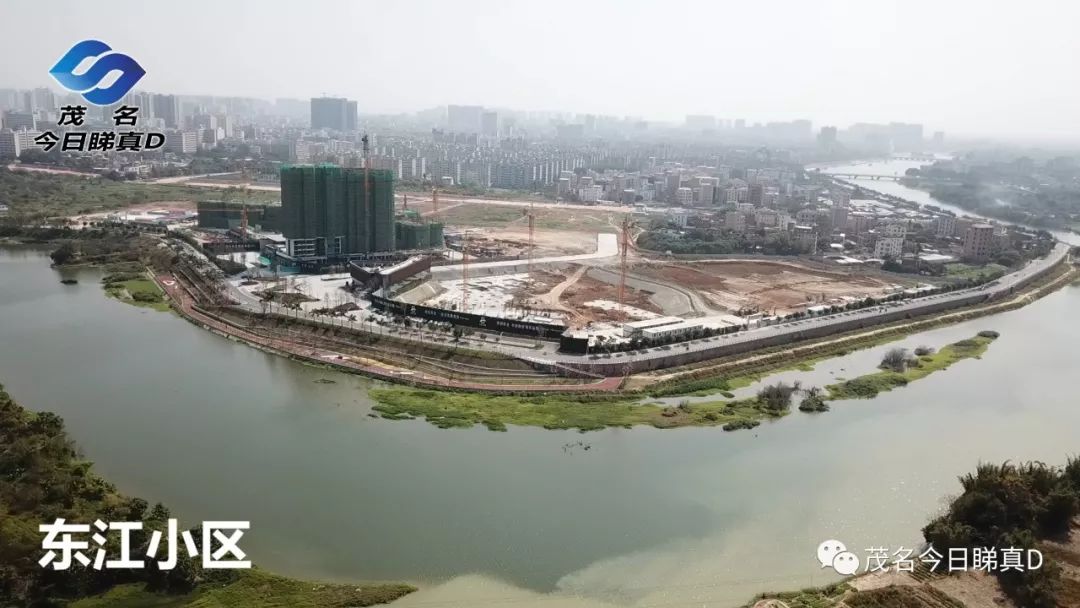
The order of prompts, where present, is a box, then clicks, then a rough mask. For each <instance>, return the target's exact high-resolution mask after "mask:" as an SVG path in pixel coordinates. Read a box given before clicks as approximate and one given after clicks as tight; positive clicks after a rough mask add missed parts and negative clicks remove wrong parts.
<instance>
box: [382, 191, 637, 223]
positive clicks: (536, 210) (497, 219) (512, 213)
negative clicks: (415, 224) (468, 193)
mask: <svg viewBox="0 0 1080 608" xmlns="http://www.w3.org/2000/svg"><path fill="white" fill-rule="evenodd" d="M404 203H405V200H404V198H403V199H399V201H398V209H401V210H403V209H404ZM408 204H409V209H410V210H414V211H417V212H418V213H420V215H422V216H424V217H427V218H430V219H437V220H438V221H442V222H445V223H446V224H447V225H448V226H453V227H462V228H467V227H474V228H482V227H502V226H507V225H514V224H520V225H521V226H522V227H525V228H527V227H528V220H527V219H526V216H527V214H528V213H529V212H530V211H531V212H532V214H533V218H534V220H533V225H534V226H535V227H536V228H537V230H560V231H561V230H574V231H579V232H580V231H591V232H616V231H617V230H618V228H617V226H618V225H619V223H620V222H621V221H622V218H623V217H624V216H625V213H624V212H620V211H612V210H611V209H609V208H605V207H581V206H572V207H571V206H564V205H559V206H555V205H539V204H538V205H533V206H531V207H530V206H529V205H528V204H524V203H514V202H511V201H490V202H484V203H472V202H467V201H444V200H443V199H442V198H440V199H439V210H438V212H435V211H434V209H433V207H432V204H431V199H430V197H428V198H425V199H418V198H415V197H414V196H413V195H408Z"/></svg>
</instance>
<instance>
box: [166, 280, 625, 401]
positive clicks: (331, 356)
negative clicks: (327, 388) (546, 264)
mask: <svg viewBox="0 0 1080 608" xmlns="http://www.w3.org/2000/svg"><path fill="white" fill-rule="evenodd" d="M154 280H155V281H156V282H157V284H158V285H159V286H160V287H161V288H162V289H163V290H164V291H165V293H166V294H168V296H169V299H171V300H172V301H173V302H174V303H175V304H176V306H177V308H178V309H179V311H180V313H181V314H183V315H184V316H185V317H187V318H188V319H191V320H192V321H194V322H196V323H198V324H200V325H202V326H204V327H206V328H208V329H210V330H211V331H214V332H216V333H219V334H225V335H229V336H233V337H235V338H238V339H240V340H243V341H245V342H247V343H249V344H252V345H254V346H257V347H259V348H263V349H267V350H271V351H274V352H276V353H279V354H284V355H288V356H290V357H292V358H294V359H300V360H304V361H308V362H311V363H316V364H320V365H331V366H333V367H338V368H341V369H344V370H347V371H351V372H354V373H359V374H362V375H365V376H370V377H374V378H379V379H381V380H387V381H390V382H405V383H408V384H413V385H418V386H424V387H429V388H444V389H447V388H448V389H458V390H467V391H474V392H475V391H482V392H496V393H509V392H513V393H521V392H545V393H548V392H557V393H573V392H597V391H601V392H608V391H614V390H618V388H619V386H620V385H621V383H622V380H621V378H603V379H600V380H597V381H594V382H585V383H582V384H487V383H479V382H463V381H460V380H452V379H447V378H442V377H438V376H432V375H430V374H425V373H423V372H417V371H412V370H401V369H395V368H391V367H389V366H381V365H372V364H369V363H363V362H361V361H367V360H366V359H361V360H357V359H358V358H356V357H352V356H350V355H347V354H343V353H340V352H337V351H335V350H332V349H330V348H312V347H311V346H308V345H305V344H300V343H297V342H294V341H291V340H285V339H281V338H271V337H268V336H264V335H261V334H256V333H253V332H251V331H248V330H245V329H243V328H240V327H236V326H234V325H230V324H228V323H225V322H223V321H221V320H219V319H217V318H215V317H212V316H210V315H207V314H205V313H203V312H201V311H200V310H198V309H197V308H196V307H195V303H194V301H193V300H192V299H191V296H190V295H189V294H188V293H187V291H186V290H185V289H184V288H183V286H182V285H181V283H180V281H179V280H178V279H177V278H176V277H175V276H173V275H171V274H161V275H157V276H155V277H154ZM245 308H247V307H246V306H245ZM300 316H303V317H306V318H308V319H310V320H313V321H318V322H322V323H327V322H328V320H327V319H326V318H321V319H320V318H318V316H317V315H309V314H301V315H300ZM348 325H350V326H351V327H352V328H353V329H357V330H359V327H358V325H360V324H356V323H348Z"/></svg>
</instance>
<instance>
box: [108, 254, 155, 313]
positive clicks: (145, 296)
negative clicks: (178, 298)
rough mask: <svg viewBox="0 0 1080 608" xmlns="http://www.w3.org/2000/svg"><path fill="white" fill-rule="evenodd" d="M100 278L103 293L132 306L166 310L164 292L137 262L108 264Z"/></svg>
mask: <svg viewBox="0 0 1080 608" xmlns="http://www.w3.org/2000/svg"><path fill="white" fill-rule="evenodd" d="M106 271H107V272H108V274H106V275H105V276H104V277H103V278H102V279H101V284H102V285H103V286H104V287H105V293H107V294H108V295H109V297H112V298H116V299H117V300H120V301H121V302H126V303H128V304H131V305H134V306H140V307H144V308H152V309H154V310H160V311H167V310H169V304H168V303H167V302H166V301H165V294H164V293H163V292H162V291H161V288H160V287H158V285H157V283H155V282H154V281H153V280H152V279H150V278H149V277H148V276H147V274H146V272H147V271H146V268H145V267H143V266H141V265H140V264H137V263H128V264H110V265H109V266H108V267H106Z"/></svg>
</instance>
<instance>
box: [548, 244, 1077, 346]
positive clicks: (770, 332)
mask: <svg viewBox="0 0 1080 608" xmlns="http://www.w3.org/2000/svg"><path fill="white" fill-rule="evenodd" d="M1068 253H1069V246H1068V245H1066V244H1064V243H1059V244H1058V245H1057V246H1056V247H1055V248H1054V250H1053V251H1052V252H1051V253H1050V254H1049V255H1047V256H1046V257H1045V258H1043V259H1039V260H1034V261H1032V262H1029V263H1028V264H1027V265H1026V266H1024V267H1023V268H1022V269H1020V270H1018V271H1016V272H1013V273H1010V274H1008V275H1005V276H1003V277H1001V278H1000V279H998V280H996V281H993V282H991V283H988V284H986V285H981V286H979V287H975V288H972V289H964V290H961V291H954V292H950V293H945V294H939V295H932V296H926V297H923V298H912V299H910V300H903V301H902V302H897V303H893V304H894V305H891V306H875V307H871V308H864V309H861V310H853V311H847V312H841V313H836V314H831V315H824V316H821V317H814V318H809V319H802V320H799V321H791V322H788V323H781V324H778V325H769V326H765V327H759V328H755V329H751V330H747V331H741V332H738V333H735V334H728V335H724V336H715V337H712V338H703V339H700V340H692V341H688V342H679V343H677V344H672V345H670V346H668V347H666V348H665V347H656V348H648V349H644V350H638V351H635V352H634V353H633V354H630V353H615V354H612V355H610V356H608V355H604V356H601V357H600V358H599V359H591V358H590V359H584V358H583V357H582V356H581V355H568V354H564V353H556V354H555V355H553V356H552V357H551V359H552V360H553V361H555V362H558V363H563V364H566V363H575V364H578V365H581V364H583V363H584V364H590V363H594V364H610V363H613V362H614V363H622V362H631V361H640V360H646V359H650V358H657V357H664V356H671V355H673V354H681V353H688V352H698V351H704V350H710V349H719V348H724V347H726V346H728V345H733V344H742V343H746V342H751V341H754V340H760V339H762V338H764V337H769V338H772V337H775V336H777V335H783V334H788V335H790V336H791V341H792V342H794V341H796V340H797V339H798V338H799V334H801V333H803V332H806V331H807V330H810V329H818V328H820V327H827V326H830V325H841V324H843V323H847V322H849V321H851V320H852V319H854V318H862V319H866V320H868V321H870V322H874V319H875V317H880V316H883V315H886V314H893V313H897V312H909V313H911V314H912V315H916V314H919V313H920V312H921V311H922V309H925V308H927V307H931V306H938V305H941V304H943V303H949V302H957V301H960V300H963V299H965V298H968V297H970V296H972V295H976V294H982V295H986V296H988V297H989V296H1000V295H1005V294H1008V293H1009V292H1010V291H1011V290H1012V289H1013V288H1015V287H1016V286H1017V285H1018V284H1020V283H1022V282H1023V281H1026V280H1027V279H1029V278H1031V277H1032V276H1034V275H1037V274H1039V273H1041V272H1043V271H1045V270H1046V269H1048V268H1050V267H1051V266H1053V265H1054V264H1057V263H1058V262H1060V261H1061V260H1062V259H1064V258H1065V256H1067V255H1068Z"/></svg>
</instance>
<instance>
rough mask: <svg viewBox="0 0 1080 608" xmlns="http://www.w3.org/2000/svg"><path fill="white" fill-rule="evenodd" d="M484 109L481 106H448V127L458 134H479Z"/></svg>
mask: <svg viewBox="0 0 1080 608" xmlns="http://www.w3.org/2000/svg"><path fill="white" fill-rule="evenodd" d="M483 113H484V108H482V107H480V106H447V107H446V126H447V128H448V129H449V130H451V131H454V132H456V133H479V132H480V129H481V126H482V123H483Z"/></svg>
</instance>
